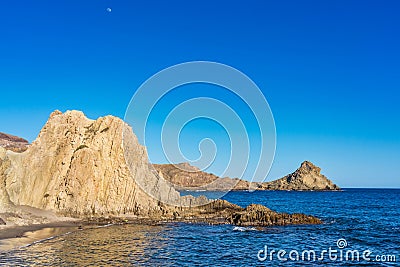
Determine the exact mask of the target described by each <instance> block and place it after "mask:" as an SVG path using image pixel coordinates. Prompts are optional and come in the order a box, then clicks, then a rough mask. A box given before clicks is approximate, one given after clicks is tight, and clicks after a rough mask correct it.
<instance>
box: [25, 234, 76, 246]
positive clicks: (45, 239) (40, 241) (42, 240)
mask: <svg viewBox="0 0 400 267" xmlns="http://www.w3.org/2000/svg"><path fill="white" fill-rule="evenodd" d="M71 233H72V232H65V233H63V234H60V235H54V236H50V237H47V238H43V239H39V240H35V241H33V242H32V243H29V244H26V245H23V246H19V247H17V249H22V248H28V247H30V246H33V245H35V244H40V243H43V242H46V241H49V240H52V239H54V238H57V237H62V236H66V235H69V234H71Z"/></svg>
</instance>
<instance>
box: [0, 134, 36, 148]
mask: <svg viewBox="0 0 400 267" xmlns="http://www.w3.org/2000/svg"><path fill="white" fill-rule="evenodd" d="M0 146H1V147H4V148H5V149H7V150H11V151H14V152H18V153H20V152H24V151H25V150H27V149H28V146H29V142H28V141H27V140H25V139H23V138H20V137H17V136H14V135H11V134H5V133H1V132H0Z"/></svg>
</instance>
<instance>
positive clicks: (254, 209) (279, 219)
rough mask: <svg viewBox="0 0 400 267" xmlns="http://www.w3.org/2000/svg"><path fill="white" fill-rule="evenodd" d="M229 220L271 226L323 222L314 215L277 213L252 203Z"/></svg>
mask: <svg viewBox="0 0 400 267" xmlns="http://www.w3.org/2000/svg"><path fill="white" fill-rule="evenodd" d="M227 220H228V222H229V223H231V224H233V225H239V226H271V225H291V224H321V223H322V221H321V220H319V219H318V218H315V217H313V216H309V215H305V214H300V213H295V214H287V213H277V212H275V211H272V210H270V209H269V208H267V207H264V206H262V205H257V204H252V205H249V206H248V207H247V208H245V209H244V210H241V211H238V212H234V213H232V214H231V215H230V216H229V217H228V219H227Z"/></svg>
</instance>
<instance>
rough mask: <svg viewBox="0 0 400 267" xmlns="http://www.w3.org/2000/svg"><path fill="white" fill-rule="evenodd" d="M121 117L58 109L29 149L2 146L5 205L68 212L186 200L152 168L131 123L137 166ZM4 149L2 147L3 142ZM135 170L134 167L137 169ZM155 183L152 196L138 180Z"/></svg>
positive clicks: (141, 208)
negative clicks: (124, 137)
mask: <svg viewBox="0 0 400 267" xmlns="http://www.w3.org/2000/svg"><path fill="white" fill-rule="evenodd" d="M123 127H129V126H128V125H126V124H125V123H124V122H123V121H122V120H121V119H119V118H116V117H113V116H106V117H102V118H99V119H97V120H90V119H88V118H86V117H85V115H84V114H83V113H82V112H79V111H67V112H66V113H61V112H60V111H55V112H53V113H52V114H51V115H50V118H49V120H48V121H47V123H46V124H45V126H44V127H43V129H42V130H41V132H40V134H39V136H38V138H37V139H36V140H35V141H34V142H33V143H32V144H31V145H30V147H29V148H28V149H27V150H26V151H25V152H24V153H13V152H11V151H5V150H4V149H3V150H2V151H1V150H0V183H1V184H0V201H1V203H0V206H1V207H3V209H5V207H6V206H9V205H12V204H15V205H29V206H32V207H36V208H40V209H47V210H55V211H57V212H58V213H60V214H63V215H72V216H87V215H97V216H98V215H105V214H124V213H131V214H144V215H146V214H149V213H154V212H157V211H160V204H159V200H169V201H171V202H172V201H174V202H176V203H177V204H176V205H177V206H179V205H181V204H182V203H180V202H181V201H183V202H184V201H185V199H183V198H180V196H179V193H178V192H177V191H175V190H174V189H173V188H172V187H170V186H168V185H167V184H166V183H162V182H160V177H159V176H157V175H155V174H154V173H153V172H152V171H151V170H150V169H149V163H148V161H147V152H146V149H145V148H144V147H143V146H141V145H140V144H139V143H138V141H137V138H136V136H135V135H134V134H133V132H132V131H131V130H130V129H129V131H124V133H125V134H126V133H130V135H131V136H130V140H131V141H130V142H129V144H125V145H126V148H127V149H129V153H130V156H132V157H134V160H133V161H131V164H133V166H130V167H131V168H130V169H129V168H128V166H127V165H126V162H125V158H124V151H123V146H122V132H123ZM0 149H2V148H0ZM130 170H133V171H134V173H132V172H131V171H130ZM137 177H140V179H144V180H146V181H148V183H149V184H150V185H152V187H153V188H152V190H153V191H152V194H154V195H155V196H157V199H155V198H153V197H150V196H148V195H147V194H146V193H145V192H144V191H143V190H142V189H141V188H140V187H139V186H138V185H137V183H136V182H135V178H137Z"/></svg>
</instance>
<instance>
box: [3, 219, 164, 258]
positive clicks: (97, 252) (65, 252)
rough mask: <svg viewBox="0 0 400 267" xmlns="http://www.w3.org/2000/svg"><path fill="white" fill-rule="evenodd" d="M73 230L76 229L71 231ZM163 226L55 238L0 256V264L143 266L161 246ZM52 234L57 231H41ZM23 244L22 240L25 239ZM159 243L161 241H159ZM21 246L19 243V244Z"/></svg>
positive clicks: (99, 230) (117, 228)
mask: <svg viewBox="0 0 400 267" xmlns="http://www.w3.org/2000/svg"><path fill="white" fill-rule="evenodd" d="M75 229H76V228H75ZM167 230H168V227H167V226H147V225H117V226H110V227H106V228H105V227H102V228H95V229H86V230H84V231H76V232H71V233H69V234H64V235H61V236H57V237H55V238H52V239H48V240H45V241H44V242H40V243H36V244H33V245H31V246H29V247H21V248H20V249H17V250H13V251H8V252H2V253H0V258H1V259H0V264H6V265H19V266H21V265H22V266H26V265H34V264H40V265H41V266H43V265H44V266H55V265H62V266H105V265H112V266H121V265H132V264H134V263H138V264H141V263H142V264H145V263H146V262H147V261H148V260H149V259H151V257H152V251H156V250H157V249H160V248H161V247H162V244H163V242H162V241H163V240H165V238H163V234H162V233H163V231H167ZM40 231H41V232H42V234H43V231H45V232H46V231H47V233H48V231H54V234H57V233H56V232H57V231H59V229H55V228H53V229H49V228H48V229H43V230H40ZM25 241H26V240H25ZM160 241H161V242H160ZM21 243H22V241H21Z"/></svg>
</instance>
